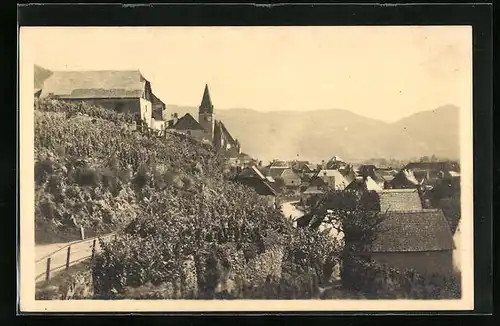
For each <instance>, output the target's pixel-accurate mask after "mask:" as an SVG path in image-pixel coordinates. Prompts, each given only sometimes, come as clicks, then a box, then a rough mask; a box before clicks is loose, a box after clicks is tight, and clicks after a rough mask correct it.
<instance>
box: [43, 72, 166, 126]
mask: <svg viewBox="0 0 500 326" xmlns="http://www.w3.org/2000/svg"><path fill="white" fill-rule="evenodd" d="M39 97H40V98H55V99H61V100H64V101H71V102H87V103H90V104H94V105H98V106H101V107H104V108H106V109H110V110H114V111H117V112H122V113H131V114H138V115H139V116H140V118H141V119H142V120H143V121H144V122H145V123H146V124H147V125H148V126H149V127H154V126H155V125H156V124H155V122H154V119H153V101H154V98H157V97H156V96H154V94H153V91H152V89H151V83H150V82H149V81H148V80H147V79H146V78H144V76H143V75H142V73H141V72H140V71H139V70H126V71H121V70H119V71H117V70H103V71H54V72H52V74H51V75H50V76H49V77H48V78H47V79H46V80H45V81H44V83H43V88H42V89H41V91H40V94H39ZM158 100H159V99H158ZM160 101H161V100H160ZM160 126H161V124H160Z"/></svg>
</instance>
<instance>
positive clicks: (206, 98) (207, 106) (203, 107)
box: [200, 84, 214, 113]
mask: <svg viewBox="0 0 500 326" xmlns="http://www.w3.org/2000/svg"><path fill="white" fill-rule="evenodd" d="M200 112H206V113H212V112H214V106H213V104H212V99H211V98H210V92H209V91H208V85H206V84H205V90H204V91H203V97H202V99H201V104H200Z"/></svg>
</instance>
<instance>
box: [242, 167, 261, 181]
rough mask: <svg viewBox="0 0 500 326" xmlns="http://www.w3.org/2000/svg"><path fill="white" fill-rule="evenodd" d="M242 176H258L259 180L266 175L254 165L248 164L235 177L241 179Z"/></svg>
mask: <svg viewBox="0 0 500 326" xmlns="http://www.w3.org/2000/svg"><path fill="white" fill-rule="evenodd" d="M243 178H258V179H261V180H265V179H266V177H265V176H264V174H262V172H261V171H260V170H259V169H258V168H257V167H256V166H255V165H252V166H248V167H246V168H244V169H243V170H241V172H240V173H239V174H238V175H237V176H236V179H243Z"/></svg>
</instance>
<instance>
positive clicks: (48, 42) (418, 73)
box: [21, 26, 472, 121]
mask: <svg viewBox="0 0 500 326" xmlns="http://www.w3.org/2000/svg"><path fill="white" fill-rule="evenodd" d="M23 29H24V28H23ZM24 33H25V31H22V32H21V42H23V40H26V41H28V42H29V45H30V48H31V49H33V50H32V51H33V55H32V56H33V58H34V61H35V63H36V64H39V65H41V66H43V67H45V68H48V69H51V70H105V69H106V70H107V69H140V70H141V72H142V73H143V75H144V76H145V77H146V78H147V79H148V80H150V81H151V84H152V88H153V92H154V93H155V94H157V95H158V96H159V97H160V98H161V99H162V100H163V101H164V102H166V103H167V106H168V104H177V105H193V106H197V105H199V102H200V101H201V96H202V93H203V88H204V86H205V83H208V84H209V88H210V92H211V96H212V101H213V104H214V106H215V108H216V109H217V108H219V109H228V108H250V109H255V110H259V111H271V110H316V109H332V108H339V109H346V110H350V111H352V112H354V113H357V114H360V115H363V116H367V117H372V118H376V119H379V120H384V121H395V120H398V119H400V118H402V117H405V116H407V115H410V114H412V113H415V112H418V111H422V110H431V109H434V108H436V107H438V106H441V105H446V104H454V105H457V106H460V107H461V108H462V109H464V110H470V107H471V101H472V98H471V96H472V95H471V93H472V89H471V87H472V86H471V85H472V63H471V62H472V58H471V56H472V30H471V28H470V27H458V26H457V27H368V26H367V27H206V28H186V27H182V28H181V27H139V28H138V27H131V28H124V27H113V28H102V27H98V28H97V27H96V28H89V27H88V28H82V27H76V28H68V27H63V28H53V27H45V28H40V27H37V28H29V30H28V31H26V33H27V34H24ZM25 37H26V38H25Z"/></svg>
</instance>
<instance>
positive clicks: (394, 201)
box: [379, 189, 422, 212]
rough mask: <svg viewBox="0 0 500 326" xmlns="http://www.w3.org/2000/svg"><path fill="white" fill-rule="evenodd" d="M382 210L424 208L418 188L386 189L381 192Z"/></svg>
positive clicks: (396, 210) (394, 210) (397, 210)
mask: <svg viewBox="0 0 500 326" xmlns="http://www.w3.org/2000/svg"><path fill="white" fill-rule="evenodd" d="M379 198H380V211H382V212H385V211H387V210H388V211H390V212H400V211H414V210H421V209H422V201H421V199H420V195H419V194H418V190H417V189H384V190H383V191H382V192H379Z"/></svg>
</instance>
